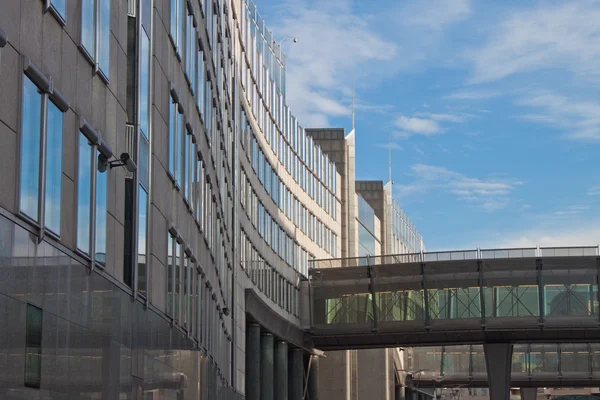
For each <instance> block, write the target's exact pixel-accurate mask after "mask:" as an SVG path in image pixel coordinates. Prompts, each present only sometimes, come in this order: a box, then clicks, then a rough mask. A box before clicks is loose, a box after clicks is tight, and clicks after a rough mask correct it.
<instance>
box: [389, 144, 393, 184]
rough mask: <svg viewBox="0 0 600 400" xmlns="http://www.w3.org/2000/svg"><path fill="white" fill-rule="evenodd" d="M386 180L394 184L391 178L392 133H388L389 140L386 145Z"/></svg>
mask: <svg viewBox="0 0 600 400" xmlns="http://www.w3.org/2000/svg"><path fill="white" fill-rule="evenodd" d="M388 181H389V182H391V183H392V185H393V184H394V181H393V180H392V135H391V134H390V142H389V145H388Z"/></svg>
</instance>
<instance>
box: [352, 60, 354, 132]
mask: <svg viewBox="0 0 600 400" xmlns="http://www.w3.org/2000/svg"><path fill="white" fill-rule="evenodd" d="M352 130H354V72H353V73H352Z"/></svg>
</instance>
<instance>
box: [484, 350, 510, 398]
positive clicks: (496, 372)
mask: <svg viewBox="0 0 600 400" xmlns="http://www.w3.org/2000/svg"><path fill="white" fill-rule="evenodd" d="M483 351H484V352H485V364H486V369H487V375H488V386H489V388H490V400H510V371H511V367H512V352H513V345H512V344H509V343H487V344H484V345H483Z"/></svg>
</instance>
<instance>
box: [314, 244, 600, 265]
mask: <svg viewBox="0 0 600 400" xmlns="http://www.w3.org/2000/svg"><path fill="white" fill-rule="evenodd" d="M599 255H600V247H599V246H572V247H570V246H563V247H523V248H500V249H479V248H478V249H468V250H452V251H433V252H421V253H407V254H393V255H382V256H366V257H349V258H331V259H320V260H311V261H309V268H311V269H318V268H339V267H361V266H367V265H389V264H409V263H420V262H439V261H460V260H489V259H502V258H538V257H587V256H599Z"/></svg>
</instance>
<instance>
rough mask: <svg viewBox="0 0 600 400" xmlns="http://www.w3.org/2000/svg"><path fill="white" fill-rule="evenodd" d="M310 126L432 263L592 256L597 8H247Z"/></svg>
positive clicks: (309, 3) (385, 3)
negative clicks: (347, 143) (463, 257)
mask: <svg viewBox="0 0 600 400" xmlns="http://www.w3.org/2000/svg"><path fill="white" fill-rule="evenodd" d="M256 4H257V5H258V8H259V12H260V13H261V15H263V17H264V18H265V20H266V23H267V25H268V26H269V27H270V29H271V30H272V31H273V32H274V34H275V37H279V38H282V37H284V36H285V35H293V36H296V37H297V38H298V42H297V43H293V42H292V41H291V40H287V41H286V42H284V50H285V52H286V54H287V55H288V63H287V69H288V73H287V84H288V104H290V107H291V108H292V110H293V112H294V113H295V114H296V115H297V116H298V119H299V121H300V122H301V123H302V124H303V125H304V126H307V127H321V126H326V127H344V128H346V129H347V131H349V130H350V128H351V118H350V115H351V112H350V110H351V98H352V97H351V88H352V76H353V75H354V76H355V87H356V137H357V159H356V164H357V165H356V166H357V178H358V179H382V180H386V179H387V175H388V172H387V155H388V148H391V149H392V157H393V161H392V164H393V173H392V175H393V180H394V182H395V184H394V193H395V197H396V198H397V199H398V200H399V202H400V204H401V205H402V206H403V208H404V209H405V211H406V212H407V213H408V215H409V216H410V217H411V218H412V219H413V221H414V222H415V224H416V225H417V227H418V228H419V230H420V231H421V233H422V235H423V237H424V240H425V244H426V247H427V249H428V250H442V249H450V248H474V247H522V246H535V245H550V246H554V245H582V244H585V245H596V244H598V243H600V224H599V222H600V218H598V216H597V212H596V210H597V206H598V203H599V201H600V181H599V180H598V177H599V172H600V162H599V161H600V157H599V156H598V155H597V153H598V150H600V93H599V92H600V90H599V88H600V24H598V23H597V21H599V20H600V2H599V1H591V0H589V1H586V0H581V1H539V2H536V1H502V2H498V1H491V0H490V1H485V0H482V1H470V0H418V1H397V0H396V1H392V0H378V1H369V2H365V1H358V0H357V1H351V0H327V1H323V0H284V1H281V0H256Z"/></svg>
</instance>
